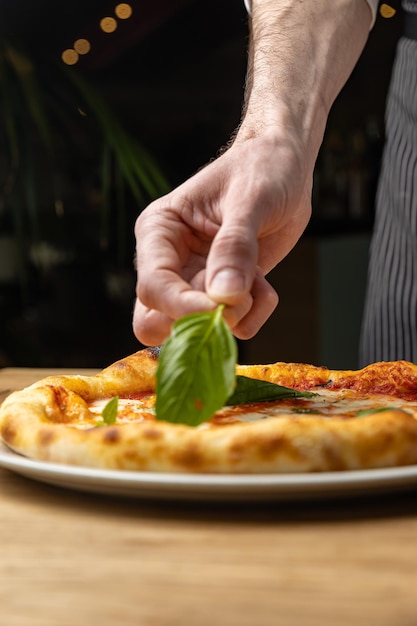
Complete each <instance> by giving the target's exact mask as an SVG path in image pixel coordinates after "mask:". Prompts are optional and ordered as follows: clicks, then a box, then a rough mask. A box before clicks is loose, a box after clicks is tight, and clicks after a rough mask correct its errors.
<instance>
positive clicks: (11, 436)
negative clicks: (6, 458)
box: [1, 424, 17, 444]
mask: <svg viewBox="0 0 417 626" xmlns="http://www.w3.org/2000/svg"><path fill="white" fill-rule="evenodd" d="M16 435H17V433H16V430H15V429H14V428H13V426H11V424H5V426H3V428H2V429H1V436H2V439H4V441H5V442H6V443H10V444H12V443H13V441H14V440H15V439H16Z"/></svg>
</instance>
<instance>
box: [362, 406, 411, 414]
mask: <svg viewBox="0 0 417 626" xmlns="http://www.w3.org/2000/svg"><path fill="white" fill-rule="evenodd" d="M402 410H403V409H400V408H399V407H395V406H383V407H380V408H377V409H365V410H363V411H358V412H357V413H356V415H355V417H366V415H373V414H374V413H382V412H383V411H402Z"/></svg>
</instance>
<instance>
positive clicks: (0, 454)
mask: <svg viewBox="0 0 417 626" xmlns="http://www.w3.org/2000/svg"><path fill="white" fill-rule="evenodd" d="M0 467H3V468H5V469H8V470H11V471H13V472H15V473H17V474H20V475H22V476H25V477H27V478H32V479H34V480H37V481H41V482H44V483H48V484H52V485H57V486H60V487H65V488H68V489H76V490H80V491H88V492H92V493H104V494H107V495H117V496H128V497H135V498H138V497H140V498H157V499H163V500H201V501H216V500H217V501H225V500H227V501H231V500H234V501H255V500H258V501H261V500H264V501H268V500H304V499H314V498H326V499H327V498H334V497H341V496H342V497H343V496H346V495H361V494H371V493H378V492H382V491H383V492H388V491H390V492H394V491H398V490H403V489H409V488H412V487H415V488H417V466H416V465H411V466H407V467H396V468H383V469H375V470H361V471H349V472H320V473H317V474H285V475H280V474H260V475H248V474H244V475H241V474H240V475H233V474H227V475H224V474H222V475H217V474H192V475H190V474H167V473H157V472H130V471H118V470H102V469H94V468H85V467H76V466H72V465H60V464H58V463H49V462H44V461H33V460H31V459H27V458H25V457H22V456H20V455H19V454H16V453H15V452H13V451H11V450H9V449H7V448H6V447H4V446H3V445H1V444H0Z"/></svg>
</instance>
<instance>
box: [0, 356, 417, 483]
mask: <svg viewBox="0 0 417 626" xmlns="http://www.w3.org/2000/svg"><path fill="white" fill-rule="evenodd" d="M157 363H158V351H157V350H156V349H153V348H146V349H143V350H140V351H138V352H136V353H135V354H132V355H130V356H128V357H126V358H124V359H121V360H119V361H117V362H115V363H113V364H112V365H110V366H109V367H107V368H106V369H104V370H103V371H101V372H100V373H98V374H96V375H94V376H73V375H67V376H50V377H47V378H44V379H43V380H40V381H38V382H36V383H35V384H33V385H31V386H30V387H27V388H25V389H23V390H21V391H16V392H14V393H12V394H10V395H9V396H8V397H7V398H6V400H4V402H3V404H2V406H1V408H0V437H1V440H2V441H3V442H4V444H5V445H6V446H8V447H9V448H11V449H12V450H14V451H15V452H17V453H19V454H22V455H24V456H26V457H28V458H31V459H36V460H42V461H51V462H55V463H65V464H71V465H77V466H84V467H96V468H108V469H117V470H133V471H142V472H143V471H151V472H171V473H172V472H175V473H177V472H182V473H217V474H219V473H231V474H239V473H240V474H241V473H251V474H256V473H258V474H259V473H294V472H324V471H345V470H357V469H371V468H380V467H395V466H403V465H410V464H416V463H417V365H414V364H412V363H409V362H406V361H397V362H381V363H375V364H372V365H369V366H367V367H365V368H364V369H361V370H357V371H353V370H348V371H342V370H329V369H327V368H325V367H317V366H313V365H307V364H296V363H283V362H278V363H274V364H270V365H237V366H236V372H237V373H238V374H239V375H242V376H246V377H249V378H255V379H259V380H264V381H269V382H272V383H276V384H280V385H283V386H286V387H290V388H292V389H296V390H300V391H310V392H313V393H312V394H310V395H308V394H305V395H306V396H307V397H296V398H284V399H282V400H278V401H276V400H274V401H268V402H252V403H249V404H243V405H238V406H224V407H223V408H222V409H221V410H219V411H217V412H216V413H215V414H214V415H213V416H212V418H211V419H209V420H207V421H205V422H204V423H203V424H201V425H199V426H187V425H186V424H178V423H175V424H173V423H170V422H167V421H161V420H156V419H155V410H154V407H155V371H156V367H157ZM116 396H117V397H118V404H117V415H116V416H115V421H114V423H111V424H107V423H104V421H103V418H102V412H103V407H104V406H105V405H106V403H108V401H109V400H110V399H111V398H113V397H116Z"/></svg>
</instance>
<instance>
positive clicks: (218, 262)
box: [206, 220, 258, 305]
mask: <svg viewBox="0 0 417 626" xmlns="http://www.w3.org/2000/svg"><path fill="white" fill-rule="evenodd" d="M257 257H258V243H257V238H256V229H255V228H253V224H252V225H251V224H250V223H249V220H248V223H247V224H246V225H244V224H241V223H240V224H226V223H224V224H223V225H222V226H221V228H220V229H219V231H218V232H217V234H216V236H215V238H214V240H213V243H212V245H211V248H210V252H209V255H208V259H207V268H206V292H207V295H208V296H209V297H210V298H211V299H212V300H214V301H215V302H221V303H224V304H228V305H235V304H238V303H239V302H241V301H242V300H243V299H244V298H245V297H246V296H247V295H248V293H249V292H250V291H251V288H252V284H253V281H254V278H255V273H256V264H257Z"/></svg>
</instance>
